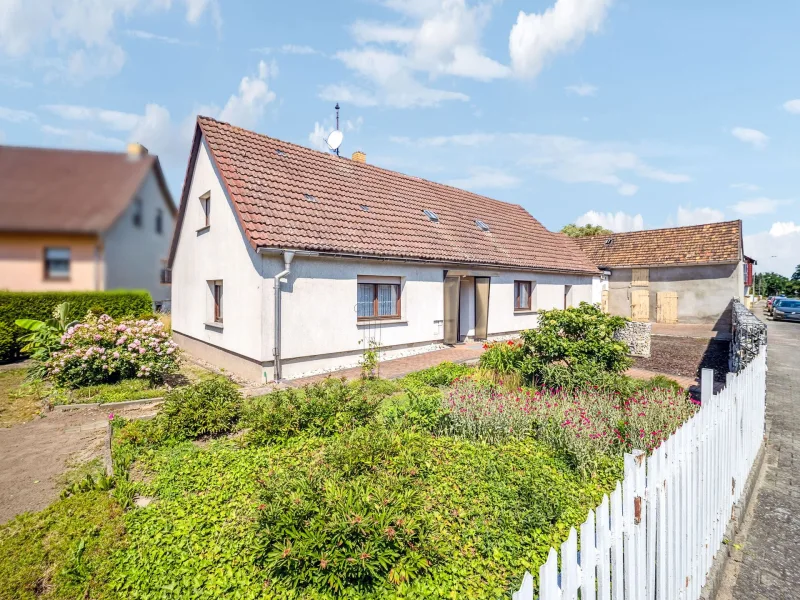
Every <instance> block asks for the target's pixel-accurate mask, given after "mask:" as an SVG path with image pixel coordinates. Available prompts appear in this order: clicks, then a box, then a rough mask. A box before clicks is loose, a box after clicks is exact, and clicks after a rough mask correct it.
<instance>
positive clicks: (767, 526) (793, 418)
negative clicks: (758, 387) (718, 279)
mask: <svg viewBox="0 0 800 600" xmlns="http://www.w3.org/2000/svg"><path fill="white" fill-rule="evenodd" d="M756 314H758V312H757V313H756ZM759 316H760V315H759ZM767 324H768V327H769V334H768V335H769V346H768V350H767V366H768V369H769V372H768V373H767V422H768V428H769V441H768V443H767V450H766V451H767V454H766V457H765V459H766V465H765V467H764V470H763V472H762V479H761V481H760V482H759V484H757V487H756V492H755V494H756V495H755V497H754V499H753V501H752V502H751V505H750V509H749V510H748V513H747V515H746V516H745V518H744V522H743V529H742V536H741V538H740V539H739V540H737V545H738V546H739V548H738V549H734V551H733V553H732V558H733V560H731V561H729V562H728V565H727V568H726V573H725V577H724V581H723V585H722V586H721V589H720V593H719V594H718V596H717V598H718V599H720V600H722V599H724V600H728V599H733V600H781V599H786V600H788V599H790V598H791V599H796V598H800V410H798V409H800V362H798V358H800V323H784V322H774V321H768V322H767Z"/></svg>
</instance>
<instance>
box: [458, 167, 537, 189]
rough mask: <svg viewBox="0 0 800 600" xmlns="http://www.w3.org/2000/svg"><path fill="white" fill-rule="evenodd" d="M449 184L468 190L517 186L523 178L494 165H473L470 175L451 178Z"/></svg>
mask: <svg viewBox="0 0 800 600" xmlns="http://www.w3.org/2000/svg"><path fill="white" fill-rule="evenodd" d="M446 183H447V185H452V186H453V187H457V188H463V189H466V190H488V189H497V188H513V187H517V186H518V185H519V184H520V183H522V180H521V179H520V178H519V177H516V176H514V175H511V174H510V173H508V172H506V171H503V170H502V169H496V168H493V167H471V168H470V169H469V176H467V177H462V178H458V179H451V180H450V181H447V182H446Z"/></svg>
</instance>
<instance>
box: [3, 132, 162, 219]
mask: <svg viewBox="0 0 800 600" xmlns="http://www.w3.org/2000/svg"><path fill="white" fill-rule="evenodd" d="M151 169H155V173H156V177H157V178H158V182H159V184H160V186H161V188H162V191H163V192H164V195H165V198H167V200H168V204H169V207H170V208H171V209H172V210H174V207H173V203H172V197H171V196H170V195H169V191H168V190H167V187H166V183H165V182H164V176H163V174H162V173H161V168H160V167H159V166H158V159H157V158H156V157H155V156H151V155H146V156H143V157H141V158H139V159H138V160H130V159H129V158H128V156H127V154H125V153H112V152H88V151H83V150H62V149H53V148H24V147H18V146H0V231H13V232H48V233H61V232H64V233H93V234H96V233H102V232H104V231H106V230H107V229H108V228H109V227H111V225H112V224H113V223H114V222H115V221H116V219H117V218H118V217H119V216H120V215H121V214H122V212H123V211H124V210H125V209H126V208H127V207H128V205H129V204H130V203H131V202H132V201H133V198H134V196H135V194H136V192H137V191H138V190H139V188H140V187H141V185H142V183H143V181H144V178H145V177H146V176H147V174H148V173H149V172H150V171H151Z"/></svg>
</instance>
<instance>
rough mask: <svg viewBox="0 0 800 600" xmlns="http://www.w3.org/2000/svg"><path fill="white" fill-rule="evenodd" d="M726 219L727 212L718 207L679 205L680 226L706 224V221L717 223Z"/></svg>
mask: <svg viewBox="0 0 800 600" xmlns="http://www.w3.org/2000/svg"><path fill="white" fill-rule="evenodd" d="M724 220H725V214H724V213H723V212H722V211H721V210H717V209H716V208H710V207H703V208H684V207H683V206H679V207H678V218H677V221H678V227H685V226H687V225H704V224H705V223H717V222H719V221H724Z"/></svg>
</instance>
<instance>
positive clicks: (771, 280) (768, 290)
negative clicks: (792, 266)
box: [753, 273, 800, 296]
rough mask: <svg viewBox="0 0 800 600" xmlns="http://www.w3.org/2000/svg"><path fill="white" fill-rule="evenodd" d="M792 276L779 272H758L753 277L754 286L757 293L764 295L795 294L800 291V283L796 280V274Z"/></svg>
mask: <svg viewBox="0 0 800 600" xmlns="http://www.w3.org/2000/svg"><path fill="white" fill-rule="evenodd" d="M795 274H797V273H795ZM792 277H793V278H792V279H789V278H788V277H784V276H783V275H778V274H777V273H757V274H756V276H755V278H754V279H753V287H754V289H755V290H756V292H757V293H759V294H763V295H764V296H776V295H787V296H794V295H796V294H797V293H798V292H800V285H798V281H796V280H794V276H792Z"/></svg>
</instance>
